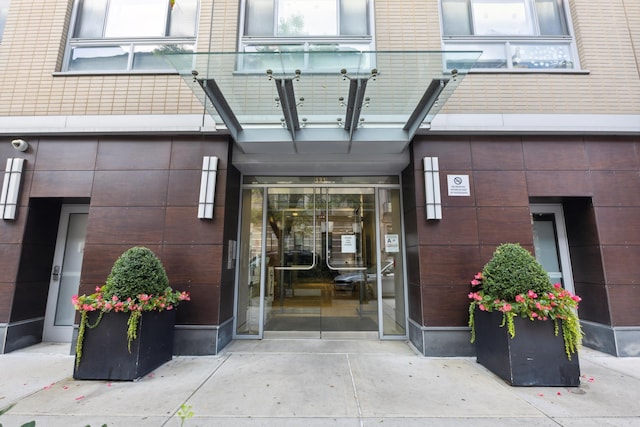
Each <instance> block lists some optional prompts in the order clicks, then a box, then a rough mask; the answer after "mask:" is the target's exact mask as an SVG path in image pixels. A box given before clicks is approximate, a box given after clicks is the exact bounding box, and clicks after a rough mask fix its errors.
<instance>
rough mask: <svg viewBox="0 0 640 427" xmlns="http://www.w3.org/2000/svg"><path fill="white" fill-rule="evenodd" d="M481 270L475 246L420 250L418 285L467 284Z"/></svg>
mask: <svg viewBox="0 0 640 427" xmlns="http://www.w3.org/2000/svg"><path fill="white" fill-rule="evenodd" d="M481 269H482V265H480V258H479V252H478V247H477V246H423V247H421V248H420V274H421V277H420V283H421V284H422V285H423V286H425V285H427V286H430V285H457V284H460V283H469V281H470V280H471V279H473V275H474V274H475V273H476V272H478V271H479V270H481ZM465 295H466V294H465Z"/></svg>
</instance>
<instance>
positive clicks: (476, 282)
mask: <svg viewBox="0 0 640 427" xmlns="http://www.w3.org/2000/svg"><path fill="white" fill-rule="evenodd" d="M480 283H481V282H480V281H479V280H476V279H473V280H472V281H471V286H478V285H479V284H480Z"/></svg>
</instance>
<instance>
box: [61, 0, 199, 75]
mask: <svg viewBox="0 0 640 427" xmlns="http://www.w3.org/2000/svg"><path fill="white" fill-rule="evenodd" d="M197 20H198V0H78V1H77V3H76V10H75V25H74V26H73V28H72V32H71V37H70V39H69V45H68V47H67V54H66V59H65V71H78V72H91V71H101V72H104V71H109V72H117V71H168V70H172V67H171V66H170V65H169V64H168V63H167V62H166V61H165V60H164V59H163V58H162V56H160V55H157V53H162V52H172V51H181V52H193V50H194V46H195V40H196V27H197Z"/></svg>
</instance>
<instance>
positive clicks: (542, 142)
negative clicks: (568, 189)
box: [522, 136, 588, 170]
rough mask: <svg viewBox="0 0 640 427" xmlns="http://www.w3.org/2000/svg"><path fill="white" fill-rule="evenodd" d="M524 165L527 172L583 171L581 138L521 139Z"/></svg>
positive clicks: (537, 137)
mask: <svg viewBox="0 0 640 427" xmlns="http://www.w3.org/2000/svg"><path fill="white" fill-rule="evenodd" d="M522 146H523V152H524V164H525V168H526V169H528V170H585V169H587V165H588V162H587V154H586V151H585V147H584V141H583V140H582V138H581V137H574V138H566V137H562V138H553V137H549V136H524V137H522Z"/></svg>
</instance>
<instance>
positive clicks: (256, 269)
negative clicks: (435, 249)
mask: <svg viewBox="0 0 640 427" xmlns="http://www.w3.org/2000/svg"><path fill="white" fill-rule="evenodd" d="M399 203H400V199H399V189H397V190H396V189H394V190H387V189H384V190H383V189H377V188H375V187H331V186H315V187H314V186H310V187H286V186H281V187H280V186H271V187H265V188H250V189H245V190H243V215H242V226H241V233H240V254H239V279H238V289H237V294H236V295H237V311H236V334H237V335H255V336H262V335H264V336H270V335H271V336H275V335H278V334H282V333H287V334H292V333H297V334H298V335H301V336H305V337H320V336H322V335H323V334H324V335H325V336H326V335H331V334H334V333H338V332H370V333H380V334H389V335H404V334H405V323H406V319H405V293H404V278H403V274H402V268H401V267H402V252H401V250H400V248H401V247H402V244H401V230H400V219H399V218H400V217H399V213H400V211H401V210H400V205H399ZM394 204H397V206H395V212H394V210H393V208H392V205H394ZM385 209H386V210H385ZM393 213H395V215H396V216H397V218H396V219H395V220H394V219H393V218H392V215H393ZM394 227H395V228H394ZM385 238H386V239H387V240H388V243H385V242H383V241H381V240H382V239H385ZM380 318H384V319H385V320H384V322H385V327H384V328H383V327H382V326H381V322H380V320H379V319H380Z"/></svg>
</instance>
